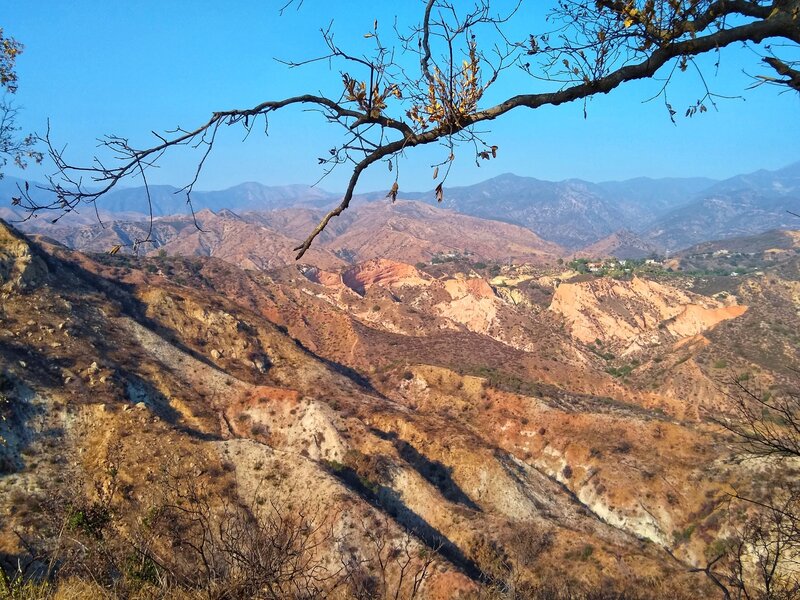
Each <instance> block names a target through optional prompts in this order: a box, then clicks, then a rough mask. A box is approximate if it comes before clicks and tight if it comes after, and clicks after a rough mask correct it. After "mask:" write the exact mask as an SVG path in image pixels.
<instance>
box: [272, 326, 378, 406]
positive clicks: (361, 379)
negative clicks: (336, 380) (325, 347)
mask: <svg viewBox="0 0 800 600" xmlns="http://www.w3.org/2000/svg"><path fill="white" fill-rule="evenodd" d="M286 336H287V337H289V339H291V340H292V341H293V342H294V343H295V345H297V347H298V348H300V349H301V350H302V351H303V352H305V353H306V354H309V355H310V356H313V357H314V358H315V359H316V360H318V361H320V362H321V363H323V364H324V365H325V366H326V367H328V368H329V369H331V370H332V371H335V372H336V373H338V374H339V375H343V376H344V377H347V378H348V379H349V380H351V381H352V382H353V383H355V384H356V385H357V386H358V387H360V388H362V389H363V390H364V391H365V392H367V393H369V394H371V395H373V396H377V397H379V398H381V399H382V400H385V399H386V396H384V395H383V394H382V393H381V392H380V391H378V390H377V389H376V388H375V387H374V386H373V385H372V382H371V381H370V380H369V379H368V378H367V377H365V376H364V375H362V374H361V373H359V372H358V371H356V370H355V369H353V368H352V367H348V366H347V365H343V364H342V363H338V362H336V361H335V360H331V359H329V358H325V357H324V356H320V355H319V354H317V353H315V352H313V351H312V350H309V349H308V348H307V347H306V346H305V345H304V344H303V342H301V341H300V340H298V339H296V338H293V337H291V336H290V335H289V334H288V333H286Z"/></svg>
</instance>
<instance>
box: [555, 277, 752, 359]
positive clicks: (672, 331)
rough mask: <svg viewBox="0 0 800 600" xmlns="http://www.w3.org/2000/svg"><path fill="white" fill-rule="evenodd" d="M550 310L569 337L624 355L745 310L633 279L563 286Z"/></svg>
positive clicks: (698, 330)
mask: <svg viewBox="0 0 800 600" xmlns="http://www.w3.org/2000/svg"><path fill="white" fill-rule="evenodd" d="M550 310H551V311H554V312H556V313H558V314H560V315H562V316H563V317H564V318H565V319H566V321H567V323H568V324H569V327H570V331H571V333H572V335H573V336H574V337H575V338H576V339H578V340H580V341H582V342H584V343H587V344H588V343H594V342H595V340H599V341H600V342H602V343H608V344H611V345H615V346H616V345H621V346H622V350H623V352H630V351H631V350H638V349H640V348H643V347H646V346H649V345H661V344H663V343H664V339H663V336H664V335H665V334H666V335H669V336H671V337H672V340H675V339H677V338H684V337H691V336H695V335H697V334H699V333H702V332H704V331H705V330H707V329H711V328H712V327H714V326H715V325H717V324H718V323H719V322H721V321H724V320H726V319H733V318H736V317H738V316H740V315H742V314H744V312H745V311H746V310H747V307H746V306H739V305H736V304H734V303H733V298H729V301H728V304H727V305H725V304H723V303H721V302H718V301H716V300H712V299H710V298H706V297H703V296H699V295H697V294H692V293H689V292H684V291H681V290H677V289H674V288H669V287H667V286H664V285H662V284H659V283H656V282H654V281H647V280H644V279H640V278H638V277H634V278H633V279H632V280H631V281H615V280H613V279H606V278H602V279H595V280H593V281H585V282H582V283H562V284H561V285H559V286H558V288H557V289H556V293H555V295H554V296H553V301H552V303H551V304H550Z"/></svg>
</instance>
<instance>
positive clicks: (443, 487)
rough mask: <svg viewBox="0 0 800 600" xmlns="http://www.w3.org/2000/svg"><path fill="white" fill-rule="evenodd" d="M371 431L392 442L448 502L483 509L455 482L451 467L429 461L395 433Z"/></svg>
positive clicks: (403, 457) (400, 453) (402, 455)
mask: <svg viewBox="0 0 800 600" xmlns="http://www.w3.org/2000/svg"><path fill="white" fill-rule="evenodd" d="M370 431H371V432H372V433H374V434H375V435H377V436H378V437H379V438H381V439H383V440H388V441H391V442H392V444H393V445H394V447H395V449H396V450H397V453H398V454H399V455H400V457H401V458H402V459H403V460H404V461H406V462H407V463H408V464H409V465H410V466H411V468H413V469H414V470H415V471H416V472H417V473H419V474H420V475H421V476H422V477H423V479H425V481H427V482H428V483H430V484H431V485H432V486H434V487H435V488H436V489H437V490H439V493H440V494H441V495H442V496H444V497H445V498H446V499H447V500H449V501H450V502H455V503H457V504H461V505H462V506H465V507H467V508H469V509H471V510H475V511H478V512H480V510H481V507H480V506H478V505H477V504H475V503H474V502H473V501H472V500H471V499H470V497H469V496H467V494H466V493H465V492H464V490H462V489H461V487H460V486H459V485H458V484H457V483H456V482H455V481H454V480H453V469H452V468H451V467H448V466H447V465H444V464H442V463H441V462H439V461H438V460H431V459H429V458H428V457H427V456H425V455H424V454H422V453H421V452H420V451H419V450H417V449H416V448H414V446H412V445H411V444H409V443H408V442H406V441H405V440H401V439H400V438H398V437H397V434H396V433H395V432H394V431H381V430H380V429H375V428H372V429H371V430H370Z"/></svg>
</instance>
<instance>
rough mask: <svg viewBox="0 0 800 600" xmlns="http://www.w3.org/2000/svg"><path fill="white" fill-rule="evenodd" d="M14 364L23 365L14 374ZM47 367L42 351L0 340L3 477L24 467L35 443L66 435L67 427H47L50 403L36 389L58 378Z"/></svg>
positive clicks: (0, 459) (49, 442)
mask: <svg viewBox="0 0 800 600" xmlns="http://www.w3.org/2000/svg"><path fill="white" fill-rule="evenodd" d="M14 363H16V364H17V365H19V367H20V368H15V369H14V370H15V371H16V372H15V373H12V372H11V369H10V367H11V365H12V364H14ZM23 363H24V364H25V367H22V364H23ZM47 366H48V363H47V362H46V359H45V357H43V355H41V354H40V353H39V352H38V351H35V350H31V349H29V348H26V349H25V350H22V349H18V348H17V347H15V345H13V344H7V343H0V476H2V475H6V474H10V473H15V472H17V471H21V470H22V469H24V468H25V462H24V455H26V453H27V451H31V450H32V449H33V445H34V443H36V442H38V441H41V442H42V443H44V444H45V445H54V444H57V443H58V442H57V441H56V440H58V439H59V438H61V437H63V433H64V432H63V429H61V428H57V427H47V413H48V409H49V406H48V405H47V403H46V400H45V398H42V397H38V398H37V394H36V393H35V392H34V387H38V385H37V384H44V385H47V384H52V382H53V381H54V380H53V378H52V376H51V375H50V374H49V373H46V372H45V370H46V368H47ZM23 369H24V370H23ZM22 376H24V379H23V377H22ZM32 386H34V387H32Z"/></svg>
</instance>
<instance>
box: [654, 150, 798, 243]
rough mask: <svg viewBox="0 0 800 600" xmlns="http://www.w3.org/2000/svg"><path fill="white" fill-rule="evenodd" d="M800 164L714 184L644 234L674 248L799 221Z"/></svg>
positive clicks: (795, 223) (762, 230) (793, 224)
mask: <svg viewBox="0 0 800 600" xmlns="http://www.w3.org/2000/svg"><path fill="white" fill-rule="evenodd" d="M798 182H800V163H795V164H793V165H790V166H788V167H786V168H784V169H780V170H778V171H758V172H756V173H751V174H750V175H740V176H737V177H733V178H731V179H728V180H726V181H723V182H720V183H719V184H717V185H715V186H712V187H711V188H709V189H708V190H706V192H704V193H703V194H702V195H701V196H700V197H699V198H698V199H696V200H694V201H693V202H691V203H689V204H687V205H685V206H683V207H680V208H678V209H675V210H673V211H670V212H669V213H667V214H665V215H664V216H662V217H661V218H660V219H659V220H658V221H657V222H656V223H655V224H654V225H653V226H652V227H650V228H649V229H648V230H647V231H646V232H645V234H644V237H646V239H648V240H650V241H652V242H653V243H655V244H658V245H660V246H663V247H665V248H667V249H669V250H678V249H681V248H685V247H687V246H691V245H693V244H697V243H700V242H703V241H707V240H715V239H723V238H729V237H738V236H746V235H752V234H757V233H761V232H764V231H767V230H770V229H777V228H792V227H796V226H797V217H795V216H793V215H792V214H790V213H789V212H787V211H793V212H797V210H798V207H800V183H798Z"/></svg>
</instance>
